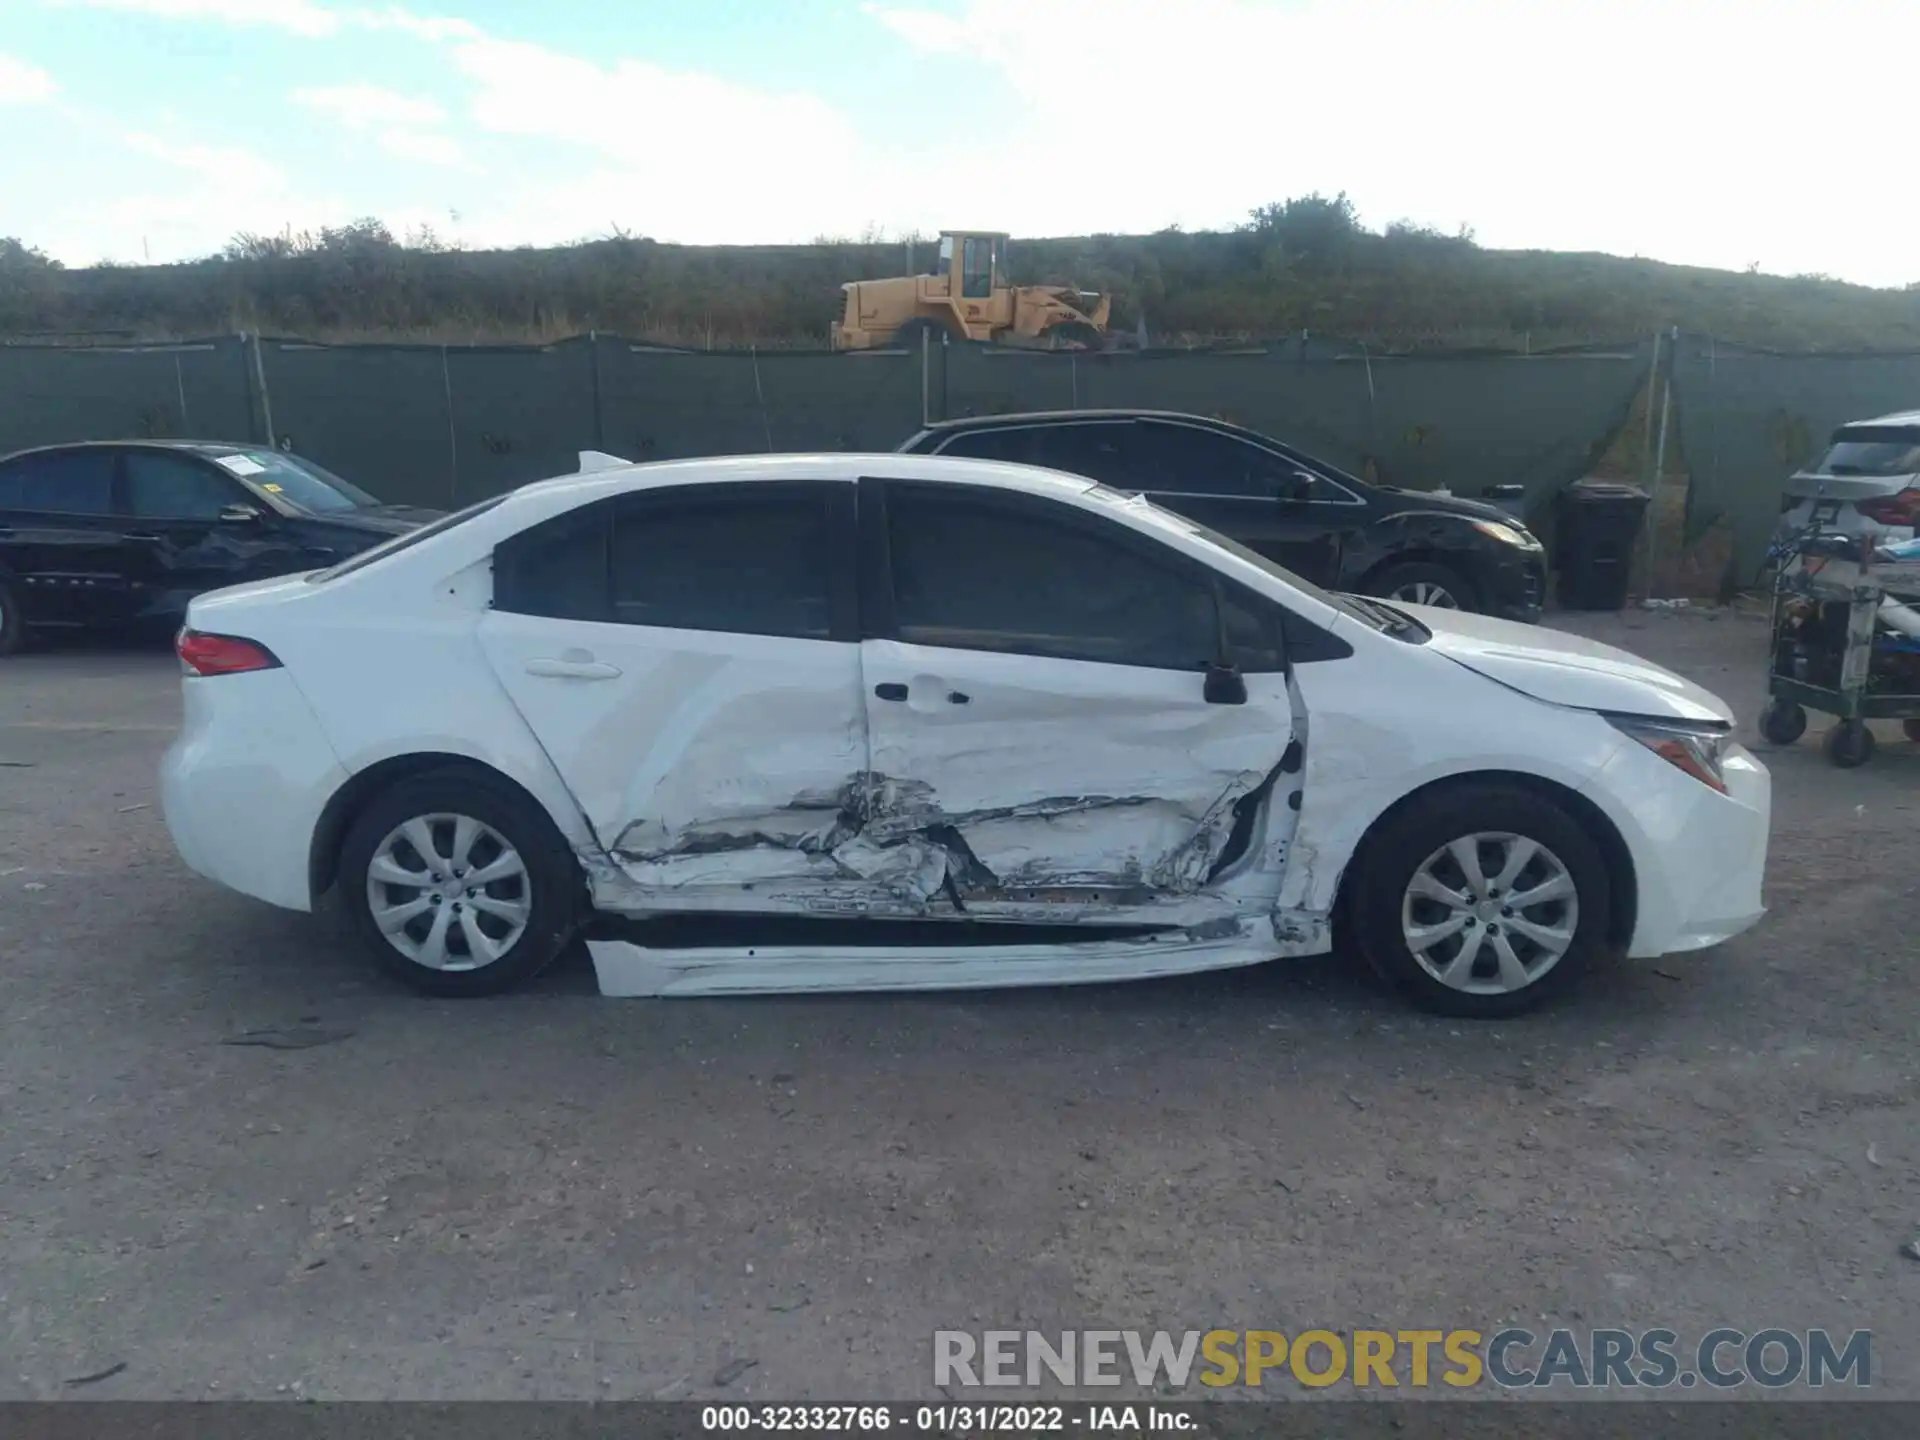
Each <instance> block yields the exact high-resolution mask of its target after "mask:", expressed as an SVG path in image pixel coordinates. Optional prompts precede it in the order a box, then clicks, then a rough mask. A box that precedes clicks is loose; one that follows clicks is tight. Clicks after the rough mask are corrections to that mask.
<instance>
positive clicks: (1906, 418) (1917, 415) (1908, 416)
mask: <svg viewBox="0 0 1920 1440" xmlns="http://www.w3.org/2000/svg"><path fill="white" fill-rule="evenodd" d="M1862 425H1905V426H1910V427H1920V410H1896V411H1895V412H1894V413H1893V414H1891V415H1881V416H1879V417H1877V418H1875V419H1872V420H1849V421H1847V423H1846V424H1844V425H1842V426H1841V427H1840V428H1841V429H1842V430H1852V429H1856V428H1857V427H1859V426H1862Z"/></svg>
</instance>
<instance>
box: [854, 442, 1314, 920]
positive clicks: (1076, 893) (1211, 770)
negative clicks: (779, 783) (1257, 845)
mask: <svg viewBox="0 0 1920 1440" xmlns="http://www.w3.org/2000/svg"><path fill="white" fill-rule="evenodd" d="M860 518H861V542H862V547H863V552H862V560H863V582H864V584H865V591H864V592H863V597H862V617H863V622H864V623H865V624H866V625H867V634H868V638H867V639H866V640H865V641H864V642H863V646H862V649H863V652H864V667H863V668H864V671H865V683H866V694H865V701H866V712H867V732H868V736H869V741H870V753H871V757H872V760H871V763H872V770H873V777H872V786H873V799H872V803H871V815H870V818H869V824H868V833H869V834H870V836H871V837H872V838H874V839H875V840H876V841H877V842H880V843H885V842H887V841H888V840H891V839H893V838H896V837H898V836H901V835H907V834H912V835H918V836H921V837H925V838H927V839H930V840H932V841H934V842H935V843H936V844H938V845H939V846H940V847H941V848H942V849H943V850H944V851H945V852H946V854H947V856H948V877H949V883H950V894H951V895H952V896H953V897H954V898H955V899H956V900H957V901H958V902H959V904H960V905H961V906H963V907H964V908H965V909H966V910H967V911H968V912H970V913H973V914H977V915H982V916H998V917H1001V918H1029V919H1040V918H1045V917H1046V916H1048V915H1049V914H1056V915H1058V916H1059V917H1060V918H1062V919H1072V920H1076V921H1100V920H1113V921H1122V922H1124V921H1127V920H1129V919H1138V918H1141V917H1142V916H1145V915H1147V914H1150V913H1151V912H1152V911H1154V910H1155V909H1156V908H1159V907H1164V906H1166V904H1167V903H1168V902H1180V903H1185V904H1186V905H1187V908H1188V910H1189V911H1193V909H1194V905H1195V902H1203V901H1204V900H1205V899H1206V897H1207V895H1208V893H1209V887H1210V886H1212V885H1213V883H1214V882H1215V880H1216V879H1217V878H1218V877H1219V876H1220V875H1221V874H1222V873H1223V870H1224V869H1225V867H1226V866H1227V865H1228V864H1230V863H1231V862H1232V861H1233V860H1234V858H1235V850H1236V847H1241V848H1242V849H1244V847H1245V845H1246V843H1247V841H1248V838H1249V836H1250V835H1251V834H1252V833H1253V830H1254V826H1253V825H1252V823H1251V822H1253V821H1254V820H1256V819H1258V818H1262V817H1260V816H1259V814H1258V811H1259V808H1260V807H1261V806H1262V805H1263V804H1264V803H1265V798H1266V796H1268V795H1269V794H1270V793H1271V786H1270V781H1271V778H1272V777H1274V776H1275V775H1276V774H1277V772H1278V769H1279V767H1280V765H1281V763H1282V760H1283V757H1285V755H1286V753H1287V749H1288V745H1289V743H1290V741H1291V740H1292V738H1293V702H1292V699H1291V697H1290V694H1289V685H1288V681H1287V677H1286V675H1285V674H1284V673H1283V672H1284V664H1283V660H1282V657H1281V656H1280V654H1279V642H1278V639H1277V637H1276V636H1275V635H1274V634H1272V633H1270V632H1269V631H1267V630H1264V629H1261V628H1260V627H1259V626H1258V625H1256V626H1255V627H1254V628H1255V629H1256V630H1258V631H1259V635H1260V637H1261V638H1260V639H1259V640H1258V641H1257V642H1256V643H1249V641H1248V639H1247V633H1248V632H1247V630H1246V629H1245V628H1244V627H1243V626H1241V625H1240V624H1239V623H1238V622H1237V621H1236V620H1235V619H1233V618H1230V617H1231V616H1232V615H1233V614H1235V613H1237V612H1234V610H1233V603H1234V602H1233V597H1232V596H1231V594H1229V593H1228V591H1227V589H1226V587H1225V585H1224V582H1223V581H1222V579H1221V577H1219V576H1216V575H1214V574H1213V572H1211V571H1210V570H1207V569H1206V568H1205V567H1203V566H1200V565H1198V564H1197V563H1194V562H1191V561H1189V560H1188V559H1187V557H1185V556H1183V555H1180V554H1179V553H1178V552H1176V551H1174V550H1173V549H1171V548H1170V547H1168V546H1166V545H1165V544H1163V543H1161V542H1160V541H1158V540H1157V539H1155V538H1154V537H1152V536H1150V535H1145V534H1142V533H1141V532H1139V531H1136V530H1133V529H1132V528H1130V527H1128V526H1125V525H1123V524H1121V523H1119V522H1118V521H1116V520H1113V519H1111V518H1108V517H1105V516H1102V515H1100V514H1098V513H1095V512H1094V511H1092V510H1088V509H1083V508H1081V507H1079V506H1075V505H1070V504H1068V503H1066V502H1064V501H1061V500H1055V499H1051V498H1047V497H1043V496H1034V495H1027V494H1022V493H1016V492H1012V491H1007V490H1001V489H994V488H989V487H973V486H965V485H954V484H950V483H929V482H911V481H901V480H888V479H874V480H866V481H862V482H861V500H860ZM1223 597H1224V598H1225V599H1226V600H1227V602H1228V606H1227V610H1226V611H1225V612H1223V610H1222V608H1221V604H1222V599H1223ZM1274 628H1275V629H1277V627H1274ZM1223 630H1225V631H1226V632H1227V633H1226V636H1225V638H1224V639H1223V633H1222V632H1223ZM1236 644H1237V647H1238V648H1239V649H1240V650H1241V651H1242V652H1244V653H1243V654H1242V655H1241V656H1240V657H1237V658H1236V657H1235V656H1234V655H1233V653H1232V652H1233V650H1234V649H1235V648H1236ZM1223 650H1224V651H1225V652H1226V658H1228V659H1232V660H1235V663H1236V664H1238V666H1239V674H1238V677H1237V679H1238V685H1236V684H1235V683H1234V677H1229V676H1219V677H1216V682H1217V683H1216V684H1214V685H1212V686H1210V685H1209V677H1208V673H1207V671H1208V667H1209V663H1210V662H1216V661H1218V660H1220V659H1221V658H1222V655H1223ZM1239 686H1244V691H1243V692H1242V691H1241V690H1240V689H1239ZM1290 819H1291V816H1290V813H1289V814H1288V815H1287V816H1286V817H1285V821H1286V822H1288V823H1290ZM1236 829H1238V831H1239V838H1238V839H1237V840H1236V839H1235V832H1236ZM1263 833H1265V832H1263ZM1272 885H1273V888H1274V889H1276V890H1277V886H1278V876H1277V874H1276V875H1274V876H1273V877H1272ZM1265 898H1266V899H1269V900H1270V899H1271V895H1270V894H1269V895H1268V896H1266V897H1265ZM1200 908H1201V909H1204V908H1205V907H1204V904H1202V905H1201V906H1200ZM1223 908H1231V907H1223Z"/></svg>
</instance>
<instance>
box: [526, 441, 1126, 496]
mask: <svg viewBox="0 0 1920 1440" xmlns="http://www.w3.org/2000/svg"><path fill="white" fill-rule="evenodd" d="M865 478H873V479H886V480H932V481H948V482H952V483H954V484H963V485H991V486H994V487H996V488H999V489H1004V490H1024V491H1026V492H1028V493H1029V494H1034V495H1082V494H1085V493H1086V492H1087V491H1089V490H1097V489H1099V488H1100V486H1099V483H1098V482H1097V481H1093V480H1089V479H1088V478H1087V477H1086V476H1084V475H1069V474H1067V473H1065V472H1064V471H1059V470H1043V469H1040V468H1039V467H1038V466H1034V465H1016V464H1013V463H1011V462H1009V461H1005V460H971V459H962V458H960V457H959V456H954V455H903V454H900V453H898V452H895V451H885V452H874V453H870V454H860V453H849V452H847V451H843V450H830V451H825V452H822V453H817V454H810V455H809V454H774V455H709V456H701V457H699V458H696V459H688V460H652V461H647V462H645V463H642V464H635V465H622V466H619V467H617V468H614V467H609V468H607V469H605V470H589V471H586V472H585V473H583V474H577V475H556V476H554V477H553V478H552V479H549V480H535V481H533V482H531V483H529V484H526V485H522V486H520V487H519V488H518V489H516V490H514V491H513V492H512V494H513V496H514V498H516V499H519V498H523V497H524V498H529V499H545V498H546V497H549V496H555V495H568V496H574V495H577V496H579V497H581V498H583V499H584V498H585V497H587V496H590V495H593V494H596V493H598V492H601V491H605V492H608V493H616V492H620V491H626V490H632V489H635V488H636V486H635V483H634V482H635V481H636V480H638V481H640V482H642V484H641V486H640V487H639V488H647V489H651V488H653V487H654V486H657V485H676V484H678V485H686V484H709V483H721V482H726V481H733V482H736V483H738V482H743V481H744V482H775V481H781V480H833V481H842V482H845V483H848V484H851V483H852V482H854V481H856V480H860V479H865Z"/></svg>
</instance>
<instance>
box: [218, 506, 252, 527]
mask: <svg viewBox="0 0 1920 1440" xmlns="http://www.w3.org/2000/svg"><path fill="white" fill-rule="evenodd" d="M259 518H260V511H259V509H258V508H257V507H256V506H252V505H223V506H221V507H220V521H221V523H222V524H225V525H250V524H252V523H253V522H254V521H256V520H258V519H259Z"/></svg>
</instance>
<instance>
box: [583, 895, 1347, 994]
mask: <svg viewBox="0 0 1920 1440" xmlns="http://www.w3.org/2000/svg"><path fill="white" fill-rule="evenodd" d="M1217 931H1218V927H1216V926H1209V927H1206V928H1205V930H1204V932H1199V933H1197V932H1195V931H1173V932H1161V933H1158V934H1154V935H1148V936H1144V937H1136V938H1130V939H1118V940H1087V941H1082V942H1077V943H1071V944H1062V945H942V946H901V947H899V948H881V947H878V946H874V947H868V946H825V945H735V946H725V947H721V946H715V947H705V946H702V947H675V948H655V947H651V946H643V945H636V944H634V943H632V942H631V941H626V940H589V941H587V951H588V953H589V954H590V955H591V956H592V957H593V968H594V971H595V973H596V974H597V976H598V977H599V982H600V993H601V994H602V995H613V996H691V995H756V994H761V995H767V994H797V993H806V992H820V991H855V990H977V989H991V988H998V987H1003V986H1020V985H1084V984H1097V983H1103V982H1108V981H1115V980H1145V979H1149V978H1152V977H1154V976H1165V975H1185V974H1192V973H1195V972H1198V971H1203V970H1225V969H1231V968H1234V967H1237V966H1243V965H1257V964H1260V963H1261V962H1263V961H1266V960H1273V959H1277V958H1280V957H1282V956H1290V955H1317V954H1322V953H1324V952H1325V951H1327V950H1328V949H1330V948H1331V936H1330V931H1329V927H1328V925H1327V922H1326V919H1325V917H1324V916H1310V915H1306V914H1301V915H1297V916H1295V915H1288V916H1286V917H1283V919H1282V920H1281V921H1280V922H1279V923H1277V924H1276V923H1275V922H1274V921H1273V920H1269V919H1266V918H1264V917H1262V918H1260V919H1258V920H1253V919H1249V920H1247V921H1245V922H1243V923H1241V924H1239V925H1236V926H1234V927H1233V928H1232V931H1231V933H1228V934H1219V933H1217Z"/></svg>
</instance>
